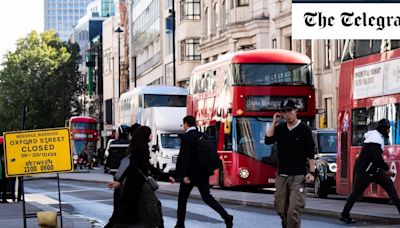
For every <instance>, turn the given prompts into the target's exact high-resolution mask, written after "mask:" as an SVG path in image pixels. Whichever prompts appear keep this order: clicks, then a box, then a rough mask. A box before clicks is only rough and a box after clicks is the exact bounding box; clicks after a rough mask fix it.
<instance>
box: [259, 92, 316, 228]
mask: <svg viewBox="0 0 400 228" xmlns="http://www.w3.org/2000/svg"><path fill="white" fill-rule="evenodd" d="M282 117H283V118H284V119H285V123H281V124H279V122H280V119H281V118H282ZM275 142H276V143H277V151H278V153H277V154H278V156H277V157H278V159H277V162H278V163H277V169H278V172H277V174H276V178H275V188H276V192H275V210H276V211H277V213H278V214H279V216H280V217H281V219H282V227H283V228H296V227H300V223H301V211H300V210H301V209H302V208H304V206H305V202H306V198H307V192H306V186H305V184H306V182H307V183H312V182H313V181H314V166H315V161H314V154H315V148H314V141H313V139H312V133H311V129H310V127H309V126H307V125H306V124H305V123H303V122H301V121H300V120H299V119H297V107H296V104H295V102H294V101H293V100H291V99H289V100H287V101H284V102H282V103H281V111H280V112H277V113H275V114H274V117H273V120H272V123H271V126H270V127H269V128H268V129H267V132H266V136H265V144H273V143H275ZM307 161H308V164H309V170H310V172H308V173H307Z"/></svg>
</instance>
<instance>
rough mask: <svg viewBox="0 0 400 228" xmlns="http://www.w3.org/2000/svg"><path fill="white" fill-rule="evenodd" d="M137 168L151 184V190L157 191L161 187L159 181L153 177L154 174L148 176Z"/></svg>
mask: <svg viewBox="0 0 400 228" xmlns="http://www.w3.org/2000/svg"><path fill="white" fill-rule="evenodd" d="M136 169H137V170H138V171H139V173H140V174H142V176H143V178H144V179H145V181H146V182H147V183H148V184H149V185H150V188H151V190H153V191H157V189H158V188H159V187H160V186H159V185H158V183H157V181H156V180H155V179H154V178H153V177H152V176H146V175H144V173H143V172H142V171H140V169H139V168H138V167H136Z"/></svg>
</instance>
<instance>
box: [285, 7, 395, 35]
mask: <svg viewBox="0 0 400 228" xmlns="http://www.w3.org/2000/svg"><path fill="white" fill-rule="evenodd" d="M399 9H400V4H399V3H385V4H380V3H297V4H295V3H293V4H292V37H293V39H400V10H399Z"/></svg>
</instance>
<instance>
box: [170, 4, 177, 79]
mask: <svg viewBox="0 0 400 228" xmlns="http://www.w3.org/2000/svg"><path fill="white" fill-rule="evenodd" d="M171 14H172V15H171V16H172V76H173V79H172V80H173V85H174V86H175V85H176V56H175V51H176V50H175V49H176V47H175V0H172V12H171Z"/></svg>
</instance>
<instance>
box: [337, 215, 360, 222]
mask: <svg viewBox="0 0 400 228" xmlns="http://www.w3.org/2000/svg"><path fill="white" fill-rule="evenodd" d="M339 220H340V221H343V222H345V223H347V224H351V223H356V222H357V221H356V220H354V219H352V218H351V217H350V216H343V215H341V216H340V217H339Z"/></svg>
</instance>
